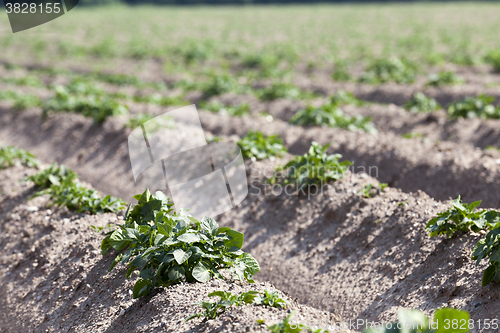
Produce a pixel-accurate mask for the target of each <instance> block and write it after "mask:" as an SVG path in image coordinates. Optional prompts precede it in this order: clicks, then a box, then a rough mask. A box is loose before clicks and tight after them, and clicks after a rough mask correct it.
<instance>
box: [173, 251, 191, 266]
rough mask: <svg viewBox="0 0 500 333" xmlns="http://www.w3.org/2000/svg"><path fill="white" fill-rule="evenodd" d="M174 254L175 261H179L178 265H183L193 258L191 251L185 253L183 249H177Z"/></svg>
mask: <svg viewBox="0 0 500 333" xmlns="http://www.w3.org/2000/svg"><path fill="white" fill-rule="evenodd" d="M172 254H173V255H174V258H175V261H177V263H178V264H179V265H181V264H183V263H184V262H185V261H186V260H188V259H189V257H191V254H192V252H191V251H190V250H187V251H184V250H183V249H181V248H177V249H175V250H174V252H173V253H172Z"/></svg>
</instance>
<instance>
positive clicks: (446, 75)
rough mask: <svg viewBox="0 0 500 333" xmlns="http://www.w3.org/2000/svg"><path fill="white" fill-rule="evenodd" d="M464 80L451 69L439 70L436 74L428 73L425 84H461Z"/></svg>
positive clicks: (439, 85) (436, 85)
mask: <svg viewBox="0 0 500 333" xmlns="http://www.w3.org/2000/svg"><path fill="white" fill-rule="evenodd" d="M462 83H465V80H464V79H463V78H462V77H461V76H458V75H457V74H455V72H451V71H441V72H439V73H437V74H431V75H429V80H428V81H427V83H426V85H427V86H432V87H442V86H446V85H454V84H462Z"/></svg>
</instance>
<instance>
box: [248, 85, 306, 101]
mask: <svg viewBox="0 0 500 333" xmlns="http://www.w3.org/2000/svg"><path fill="white" fill-rule="evenodd" d="M256 95H257V96H258V97H259V99H260V100H262V101H274V100H275V99H278V98H290V99H298V98H303V97H305V95H304V93H303V92H302V91H301V90H300V89H299V88H298V87H296V86H294V85H293V84H291V83H286V82H275V83H273V84H271V85H270V86H269V87H267V88H264V89H260V90H257V91H256Z"/></svg>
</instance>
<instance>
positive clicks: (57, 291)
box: [0, 165, 341, 332]
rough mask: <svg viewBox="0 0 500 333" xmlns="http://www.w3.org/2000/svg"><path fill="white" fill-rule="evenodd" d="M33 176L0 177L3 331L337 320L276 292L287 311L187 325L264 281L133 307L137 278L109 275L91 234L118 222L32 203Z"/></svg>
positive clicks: (217, 283)
mask: <svg viewBox="0 0 500 333" xmlns="http://www.w3.org/2000/svg"><path fill="white" fill-rule="evenodd" d="M35 172H36V171H35V170H33V169H28V168H25V167H22V166H19V165H17V166H15V167H13V168H9V169H6V170H0V220H1V221H2V223H1V224H0V260H1V268H0V281H1V285H2V288H0V298H1V299H2V302H0V312H1V315H0V331H1V332H261V331H263V330H264V328H265V326H262V325H259V324H257V320H258V319H263V320H264V321H265V323H266V324H267V325H270V324H273V323H276V322H279V321H281V320H282V319H283V318H285V317H286V316H287V315H288V314H289V313H290V312H291V311H292V310H296V313H295V315H294V318H295V319H296V320H297V321H299V320H301V321H303V322H311V323H312V322H320V321H321V320H323V321H326V322H332V321H333V322H335V321H339V320H341V318H340V317H339V316H338V315H334V314H332V313H330V312H326V311H320V310H317V309H314V308H311V307H309V306H305V305H301V304H299V303H297V302H296V301H294V300H293V298H292V297H291V296H289V295H287V294H286V293H284V292H281V295H284V296H285V298H286V299H287V300H288V301H289V302H290V303H291V306H290V307H289V308H288V309H286V310H284V309H276V308H268V307H263V306H243V307H239V308H235V307H233V308H230V309H229V310H228V311H226V312H225V313H224V314H223V315H222V316H220V317H219V318H218V319H216V320H209V321H203V320H202V319H201V318H198V319H194V320H193V321H190V322H188V323H185V321H184V320H185V319H186V318H187V317H188V316H190V315H192V314H194V313H196V312H199V311H200V308H199V307H198V306H197V305H194V303H196V302H200V301H202V300H209V297H207V296H206V295H207V294H208V293H210V292H212V291H215V290H224V291H231V292H232V293H239V292H242V291H248V290H257V291H263V290H264V289H265V288H266V289H272V290H274V289H275V287H274V286H272V285H271V284H270V283H269V282H260V283H256V284H249V283H246V282H245V283H241V282H239V281H231V280H226V281H224V280H214V281H211V282H208V283H205V284H201V283H195V284H179V285H176V286H172V287H169V288H166V289H157V290H154V291H153V292H152V293H151V294H150V295H149V296H147V297H145V298H142V299H137V300H133V299H132V296H131V291H132V286H133V284H134V282H135V280H136V279H137V278H138V276H137V275H136V274H134V275H133V277H132V278H131V279H130V280H126V279H125V271H126V269H125V267H123V266H117V267H115V269H114V270H113V271H112V272H111V273H108V268H109V266H110V264H111V262H112V261H113V259H114V256H113V253H109V254H107V255H106V256H104V257H103V256H102V255H101V252H100V241H101V239H102V238H103V236H102V235H100V234H98V233H95V232H94V231H93V229H91V227H90V226H91V225H95V226H103V227H104V226H106V224H108V223H110V222H116V221H117V220H118V219H122V218H123V216H122V215H120V214H119V215H118V216H117V215H116V214H111V213H109V214H102V215H97V216H96V215H85V214H75V213H73V212H69V211H68V210H67V209H65V208H64V209H58V208H56V207H51V208H48V207H47V198H45V197H38V198H35V199H33V200H29V197H30V196H31V195H32V194H33V193H34V191H35V188H34V187H33V184H32V183H31V182H28V183H26V182H24V183H20V182H19V180H20V179H21V178H23V177H24V176H26V175H30V174H33V173H35ZM115 254H116V253H115ZM261 281H264V280H263V279H261ZM212 301H213V300H212Z"/></svg>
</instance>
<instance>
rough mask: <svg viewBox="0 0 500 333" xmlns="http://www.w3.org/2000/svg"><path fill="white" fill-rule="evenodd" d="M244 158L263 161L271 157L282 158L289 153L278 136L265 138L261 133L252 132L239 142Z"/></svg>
mask: <svg viewBox="0 0 500 333" xmlns="http://www.w3.org/2000/svg"><path fill="white" fill-rule="evenodd" d="M238 145H239V146H240V147H241V152H242V154H243V157H244V158H255V159H256V160H262V159H265V158H269V157H271V156H277V157H282V156H283V154H286V153H287V150H286V148H285V147H284V146H283V140H282V139H281V138H280V137H279V136H278V135H271V136H265V135H264V134H263V133H262V132H260V131H252V130H250V131H249V132H248V133H247V135H245V137H243V139H241V140H240V141H238Z"/></svg>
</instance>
